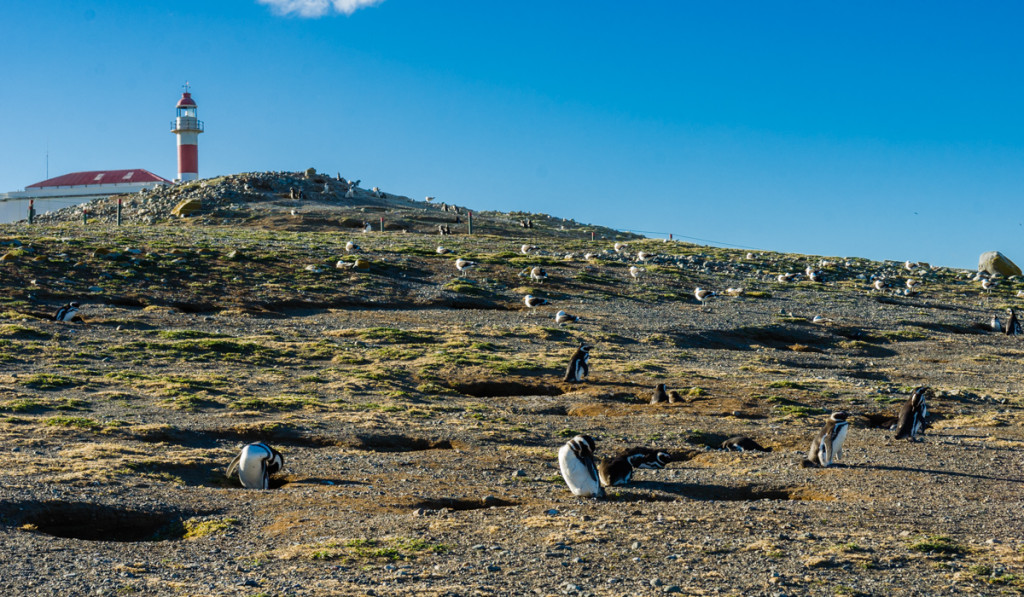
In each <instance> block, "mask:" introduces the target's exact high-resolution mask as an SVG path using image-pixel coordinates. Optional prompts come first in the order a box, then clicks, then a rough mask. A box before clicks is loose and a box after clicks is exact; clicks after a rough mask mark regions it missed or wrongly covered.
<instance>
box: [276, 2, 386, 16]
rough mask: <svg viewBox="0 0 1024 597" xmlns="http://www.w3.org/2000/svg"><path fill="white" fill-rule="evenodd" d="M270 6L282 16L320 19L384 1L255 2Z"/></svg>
mask: <svg viewBox="0 0 1024 597" xmlns="http://www.w3.org/2000/svg"><path fill="white" fill-rule="evenodd" d="M256 1H257V2H258V3H260V4H267V5H269V6H271V7H272V8H273V9H274V10H275V11H276V12H278V13H280V14H283V15H290V14H297V15H299V16H300V17H322V16H324V15H325V14H328V13H330V12H340V13H342V14H346V15H350V14H352V13H354V12H355V11H357V10H359V9H360V8H364V7H367V6H373V5H375V4H380V3H381V2H383V1H384V0H256Z"/></svg>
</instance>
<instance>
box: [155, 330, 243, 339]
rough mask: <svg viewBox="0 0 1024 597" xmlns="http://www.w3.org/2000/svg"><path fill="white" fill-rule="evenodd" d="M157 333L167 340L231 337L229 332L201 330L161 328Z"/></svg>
mask: <svg viewBox="0 0 1024 597" xmlns="http://www.w3.org/2000/svg"><path fill="white" fill-rule="evenodd" d="M157 335H158V336H160V337H161V338H166V339H167V340H193V339H196V338H230V336H228V335H227V334H217V333H214V332H201V331H199V330H161V331H159V332H157Z"/></svg>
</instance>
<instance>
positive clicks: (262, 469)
mask: <svg viewBox="0 0 1024 597" xmlns="http://www.w3.org/2000/svg"><path fill="white" fill-rule="evenodd" d="M282 468H284V456H281V453H280V452H278V451H277V450H275V449H273V448H271V447H270V446H268V445H267V444H265V443H263V442H254V443H251V444H249V445H247V446H245V447H244V448H242V451H241V452H240V453H239V454H238V456H235V459H234V460H232V461H231V464H229V465H228V470H227V476H228V477H233V476H234V475H235V473H238V480H239V481H241V482H242V487H245V488H246V489H268V488H269V487H270V475H273V474H274V473H276V472H278V471H280V470H281V469H282Z"/></svg>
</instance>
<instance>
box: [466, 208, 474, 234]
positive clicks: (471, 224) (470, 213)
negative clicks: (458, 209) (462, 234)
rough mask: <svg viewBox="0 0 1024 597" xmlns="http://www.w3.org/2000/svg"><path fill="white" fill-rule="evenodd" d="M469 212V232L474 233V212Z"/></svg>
mask: <svg viewBox="0 0 1024 597" xmlns="http://www.w3.org/2000/svg"><path fill="white" fill-rule="evenodd" d="M467 213H469V233H470V234H473V212H467Z"/></svg>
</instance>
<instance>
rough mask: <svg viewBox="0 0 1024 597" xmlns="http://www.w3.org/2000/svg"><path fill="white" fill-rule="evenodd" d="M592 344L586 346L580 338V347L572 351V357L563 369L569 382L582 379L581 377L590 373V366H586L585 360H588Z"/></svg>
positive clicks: (576, 381)
mask: <svg viewBox="0 0 1024 597" xmlns="http://www.w3.org/2000/svg"><path fill="white" fill-rule="evenodd" d="M591 348H593V347H592V346H587V345H586V344H584V343H583V341H582V340H580V347H579V348H577V349H576V352H575V353H573V355H572V358H571V359H569V367H568V368H566V370H565V379H564V380H562V381H567V382H569V383H579V382H582V381H583V378H585V377H586V376H587V374H588V373H590V367H588V366H587V361H589V360H590V349H591Z"/></svg>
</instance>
